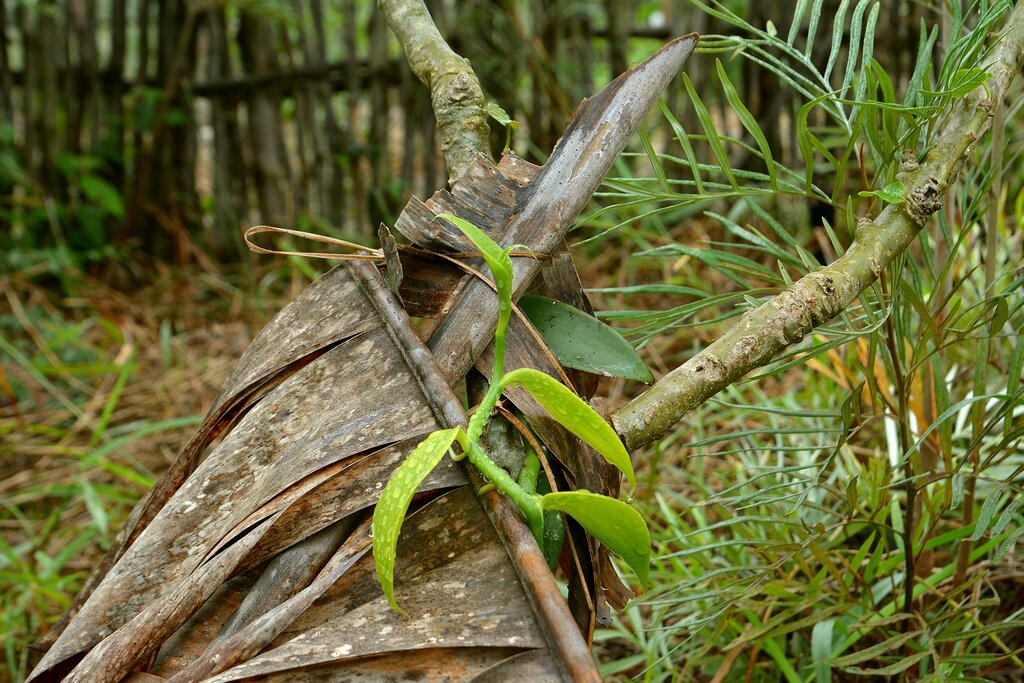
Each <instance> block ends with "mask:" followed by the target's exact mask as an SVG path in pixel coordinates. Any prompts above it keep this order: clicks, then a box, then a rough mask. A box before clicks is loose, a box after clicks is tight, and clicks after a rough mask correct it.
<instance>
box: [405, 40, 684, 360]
mask: <svg viewBox="0 0 1024 683" xmlns="http://www.w3.org/2000/svg"><path fill="white" fill-rule="evenodd" d="M696 41H697V39H696V37H695V36H687V37H685V38H678V39H676V40H674V41H672V42H671V43H669V44H668V45H666V46H665V47H664V48H662V49H661V50H660V51H659V52H658V53H657V54H655V55H654V56H653V57H651V58H650V59H648V60H647V61H645V62H642V63H640V64H638V65H637V66H635V67H633V68H632V69H630V70H629V71H628V72H626V73H624V74H623V75H621V76H619V77H618V78H616V79H615V80H614V81H613V82H612V83H611V84H609V85H608V87H606V88H605V89H604V90H602V91H601V92H599V93H598V94H597V95H595V96H594V97H592V98H591V99H589V100H587V101H585V102H584V103H583V104H581V105H580V107H579V109H577V110H576V114H575V115H574V116H573V119H572V121H570V122H569V125H568V126H567V127H566V130H565V133H564V134H563V135H562V138H561V140H559V141H558V144H557V145H556V146H555V149H554V151H553V152H552V154H551V158H550V159H549V160H548V162H547V164H545V165H544V167H543V169H542V170H541V172H540V174H539V175H538V176H537V177H536V179H535V180H534V181H533V182H532V183H530V190H529V192H528V194H527V196H526V198H525V202H524V203H523V204H522V205H521V206H520V207H519V210H518V211H517V212H516V213H515V215H514V216H513V217H512V219H511V221H510V222H509V225H508V229H507V230H506V231H505V233H504V237H503V240H502V244H503V245H506V246H507V245H510V244H523V245H526V246H527V247H529V248H530V249H533V250H535V251H537V252H539V253H541V254H550V253H552V252H553V251H554V250H555V249H556V247H557V246H558V245H559V244H561V242H562V240H563V239H565V235H566V233H567V232H568V231H569V229H570V228H571V227H572V223H573V221H574V220H575V219H576V216H577V215H579V212H580V211H582V209H583V207H584V206H585V205H586V203H587V202H588V201H590V196H591V194H593V192H594V190H596V189H597V186H598V185H599V184H600V182H601V180H602V179H603V178H604V176H605V174H606V173H607V172H608V170H609V169H610V168H611V165H612V163H613V162H614V160H615V158H616V157H617V156H618V154H619V152H620V151H621V150H622V148H623V147H624V146H625V144H626V141H627V140H628V139H629V137H630V136H631V135H632V134H633V132H634V131H635V130H636V127H637V126H638V125H639V124H640V121H641V120H642V118H643V117H644V116H645V115H646V114H647V112H648V111H649V110H650V108H651V106H652V105H653V104H654V102H655V100H656V99H657V97H658V95H660V94H661V92H662V91H663V90H664V88H665V86H666V85H667V84H668V82H669V80H671V79H672V78H673V77H674V76H675V74H676V73H678V72H679V69H680V68H681V67H682V64H683V62H684V61H685V60H686V58H687V57H688V56H689V55H690V53H691V52H692V51H693V48H694V45H695V44H696ZM481 227H482V226H481ZM403 232H404V231H403ZM513 266H514V269H515V273H514V279H513V287H514V298H516V299H518V297H519V296H520V295H521V294H522V293H523V292H524V291H526V289H527V287H528V286H529V284H530V282H532V280H533V278H534V276H535V275H536V274H537V270H538V269H539V267H540V263H539V262H538V261H536V260H534V259H530V258H515V259H513ZM457 296H458V297H459V303H457V304H456V305H455V307H454V309H453V310H452V312H451V314H449V315H448V316H447V317H446V318H445V319H444V321H443V322H442V323H441V324H440V326H439V327H438V328H437V330H436V331H435V332H434V335H433V336H432V337H431V339H430V349H431V351H432V353H433V354H434V357H435V358H436V359H437V362H438V365H440V366H441V368H442V369H444V370H445V372H446V374H448V375H449V376H461V375H463V374H465V372H466V371H467V370H468V369H469V367H471V366H472V364H473V362H474V361H475V360H476V358H477V357H479V355H480V354H481V353H482V352H483V351H484V349H485V348H486V347H487V345H488V343H489V341H490V340H491V339H492V338H493V336H494V328H495V326H496V325H497V320H498V302H497V297H496V296H495V294H494V293H493V291H491V290H490V288H489V287H488V286H487V284H485V283H483V282H477V281H473V282H470V283H468V284H467V286H466V287H464V288H463V289H462V290H461V291H460V292H459V294H458V295H457Z"/></svg>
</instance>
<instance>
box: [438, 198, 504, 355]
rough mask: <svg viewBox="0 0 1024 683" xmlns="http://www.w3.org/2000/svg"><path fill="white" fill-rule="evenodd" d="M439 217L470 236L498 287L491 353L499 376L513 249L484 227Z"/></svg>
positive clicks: (446, 215) (450, 217)
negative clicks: (492, 235)
mask: <svg viewBox="0 0 1024 683" xmlns="http://www.w3.org/2000/svg"><path fill="white" fill-rule="evenodd" d="M438 218H443V219H445V220H446V221H448V222H449V223H451V224H452V225H454V226H455V227H456V228H458V229H459V230H461V231H462V234H464V235H465V236H466V237H468V238H469V240H470V241H471V242H472V243H473V244H474V245H475V246H476V248H477V249H479V250H480V253H481V254H483V257H484V260H485V261H487V265H488V266H489V267H490V269H491V275H493V276H494V286H495V288H496V289H497V290H498V327H497V331H496V332H495V339H496V340H497V346H498V350H497V351H496V352H495V354H494V365H495V370H496V373H495V374H497V375H500V374H501V373H502V372H503V370H504V368H503V367H502V366H503V365H504V359H505V344H504V340H505V330H507V329H508V321H509V318H511V317H512V259H511V258H509V255H508V254H509V252H510V251H512V249H511V248H508V249H502V248H501V247H500V246H498V243H497V242H495V241H494V240H492V239H491V238H490V237H489V236H488V235H487V233H485V232H484V231H483V230H481V229H480V228H478V227H476V226H475V225H473V224H472V223H470V222H469V221H467V220H465V219H463V218H459V217H458V216H456V215H455V214H451V213H442V214H438Z"/></svg>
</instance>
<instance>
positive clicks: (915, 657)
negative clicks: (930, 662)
mask: <svg viewBox="0 0 1024 683" xmlns="http://www.w3.org/2000/svg"><path fill="white" fill-rule="evenodd" d="M930 654H931V653H930V652H917V653H915V654H912V655H910V656H909V657H906V658H905V659H901V660H899V661H897V662H896V663H895V664H890V665H889V666H883V667H881V668H877V669H862V668H860V667H857V666H847V667H843V670H844V671H846V672H847V673H851V674H856V675H858V676H894V675H896V674H898V673H902V672H904V671H906V670H907V669H909V668H910V667H912V666H914V665H915V664H917V663H918V662H920V661H921V660H922V659H924V658H925V657H927V656H929V655H930Z"/></svg>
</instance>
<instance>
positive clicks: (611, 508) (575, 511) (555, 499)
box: [540, 491, 651, 589]
mask: <svg viewBox="0 0 1024 683" xmlns="http://www.w3.org/2000/svg"><path fill="white" fill-rule="evenodd" d="M540 504H541V507H542V508H544V510H560V511H562V512H564V513H566V514H567V515H569V516H570V517H572V518H573V519H575V520H576V521H577V522H579V523H580V524H581V525H582V526H583V528H584V529H586V530H587V531H588V532H590V534H591V535H592V536H594V538H596V539H597V540H599V541H601V543H604V545H605V546H606V547H607V548H608V549H609V550H611V551H612V552H613V553H615V554H616V555H618V556H619V557H621V558H622V559H623V560H625V561H626V564H628V565H629V566H630V568H631V569H632V570H633V571H634V572H636V576H637V578H638V579H639V580H640V585H641V586H642V587H643V588H644V589H646V588H647V571H648V567H649V565H650V563H651V534H650V532H649V531H648V530H647V522H645V521H644V518H643V517H642V516H640V513H639V512H637V511H636V510H635V509H634V508H633V507H632V506H630V505H629V504H627V503H625V502H623V501H621V500H618V499H616V498H609V497H608V496H601V495H598V494H596V493H591V492H590V491H561V492H558V493H549V494H547V495H546V496H544V497H543V498H541V503H540Z"/></svg>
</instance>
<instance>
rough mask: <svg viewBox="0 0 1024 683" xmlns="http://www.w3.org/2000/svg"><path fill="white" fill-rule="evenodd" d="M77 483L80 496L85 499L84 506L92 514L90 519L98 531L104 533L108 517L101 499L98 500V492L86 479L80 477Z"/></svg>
mask: <svg viewBox="0 0 1024 683" xmlns="http://www.w3.org/2000/svg"><path fill="white" fill-rule="evenodd" d="M78 485H79V487H80V488H81V489H82V498H83V500H84V501H85V507H86V509H87V510H88V511H89V514H90V515H91V516H92V520H93V522H94V523H95V524H96V528H97V529H99V530H100V533H102V534H106V533H107V529H108V528H109V522H110V518H109V517H108V516H107V511H106V510H105V509H104V507H103V501H102V500H100V495H99V493H98V492H97V491H96V489H95V487H93V485H92V484H91V483H89V481H87V480H86V479H80V480H79V481H78Z"/></svg>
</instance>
